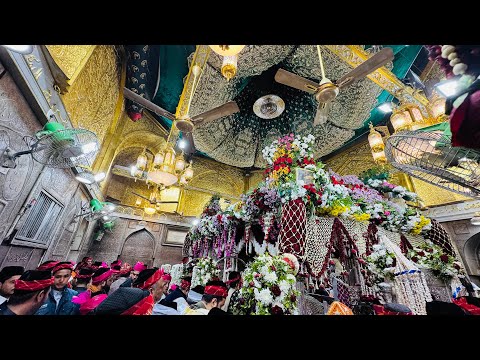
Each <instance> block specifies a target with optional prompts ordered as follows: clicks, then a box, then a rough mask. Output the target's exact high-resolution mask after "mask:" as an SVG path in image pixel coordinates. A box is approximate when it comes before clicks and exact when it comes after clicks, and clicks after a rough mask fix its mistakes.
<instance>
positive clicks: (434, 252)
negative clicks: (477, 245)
mask: <svg viewBox="0 0 480 360" xmlns="http://www.w3.org/2000/svg"><path fill="white" fill-rule="evenodd" d="M407 256H408V258H409V259H410V260H411V261H413V262H414V263H415V264H416V265H417V266H418V267H420V268H422V267H423V268H427V269H430V270H432V272H433V274H434V275H436V276H438V277H439V278H440V279H442V280H445V281H448V280H450V279H451V278H452V277H453V276H455V275H458V274H459V271H460V269H461V266H460V263H459V262H458V261H456V260H455V258H454V257H453V256H452V255H449V254H447V253H445V252H444V251H443V249H442V248H441V247H440V246H438V245H435V244H434V243H432V242H431V241H429V240H426V241H425V242H424V243H422V244H420V245H419V246H418V247H414V248H413V249H412V250H410V251H409V252H408V254H407Z"/></svg>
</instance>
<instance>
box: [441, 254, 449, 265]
mask: <svg viewBox="0 0 480 360" xmlns="http://www.w3.org/2000/svg"><path fill="white" fill-rule="evenodd" d="M440 260H442V261H443V262H444V263H448V255H447V254H443V255H441V256H440Z"/></svg>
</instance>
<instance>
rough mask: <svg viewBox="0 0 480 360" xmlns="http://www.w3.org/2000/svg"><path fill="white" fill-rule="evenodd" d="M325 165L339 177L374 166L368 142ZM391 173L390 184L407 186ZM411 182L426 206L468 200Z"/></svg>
mask: <svg viewBox="0 0 480 360" xmlns="http://www.w3.org/2000/svg"><path fill="white" fill-rule="evenodd" d="M325 164H326V165H327V167H329V168H331V169H332V170H333V171H335V172H337V173H339V174H340V175H347V174H352V175H359V174H360V173H361V172H362V171H364V170H366V169H369V168H371V167H373V166H375V162H374V161H373V158H372V155H371V152H370V147H369V146H368V142H363V143H360V144H358V145H355V146H353V147H351V148H350V149H347V150H346V151H344V152H342V153H341V154H338V155H336V156H334V157H332V158H331V159H328V160H326V161H325ZM391 172H392V176H393V179H392V182H395V183H397V184H399V185H402V186H406V185H407V184H406V183H405V181H404V179H402V175H401V174H402V173H399V172H398V171H397V170H396V169H394V168H391ZM411 180H412V183H413V186H414V190H415V192H416V193H417V194H418V195H419V196H420V198H421V199H422V200H423V202H424V204H425V205H426V206H436V205H441V204H447V203H452V202H458V201H464V200H469V199H470V198H467V197H465V196H462V195H458V194H456V193H453V192H451V191H448V190H444V189H442V188H440V187H438V186H434V185H430V184H428V183H426V182H424V181H421V180H418V179H415V178H413V177H411Z"/></svg>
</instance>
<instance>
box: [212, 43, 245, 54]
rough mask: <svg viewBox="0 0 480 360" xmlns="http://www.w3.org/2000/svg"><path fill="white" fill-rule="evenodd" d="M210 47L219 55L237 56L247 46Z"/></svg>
mask: <svg viewBox="0 0 480 360" xmlns="http://www.w3.org/2000/svg"><path fill="white" fill-rule="evenodd" d="M208 46H210V48H211V49H212V50H213V51H215V52H216V53H217V54H218V55H221V56H233V55H237V54H238V53H239V52H240V51H242V50H243V48H244V47H245V45H208Z"/></svg>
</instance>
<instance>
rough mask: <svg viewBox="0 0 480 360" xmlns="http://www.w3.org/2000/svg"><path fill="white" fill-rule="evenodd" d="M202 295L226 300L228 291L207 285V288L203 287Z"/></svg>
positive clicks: (221, 287) (220, 287)
mask: <svg viewBox="0 0 480 360" xmlns="http://www.w3.org/2000/svg"><path fill="white" fill-rule="evenodd" d="M203 294H204V295H205V294H206V295H213V296H221V297H224V298H226V297H227V296H228V290H227V289H226V288H224V287H223V286H218V285H209V286H205V290H204V291H203Z"/></svg>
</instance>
